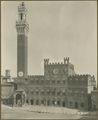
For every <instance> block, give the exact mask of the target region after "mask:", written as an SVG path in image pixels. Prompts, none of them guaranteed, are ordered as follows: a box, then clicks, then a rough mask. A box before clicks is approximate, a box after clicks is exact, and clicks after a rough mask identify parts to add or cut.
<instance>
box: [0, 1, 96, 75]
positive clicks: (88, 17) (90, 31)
mask: <svg viewBox="0 0 98 120" xmlns="http://www.w3.org/2000/svg"><path fill="white" fill-rule="evenodd" d="M20 3H21V2H19V1H18V2H17V1H8V2H7V1H2V2H1V62H2V63H1V65H2V74H4V71H5V69H10V70H11V74H12V76H16V68H17V32H16V28H15V23H16V20H17V18H18V10H17V7H18V5H19V4H20ZM25 5H26V8H27V10H28V14H27V21H28V23H29V34H28V74H30V75H34V74H37V75H39V74H43V73H44V61H43V59H44V58H49V59H50V61H51V62H63V58H64V57H69V58H70V62H71V63H72V64H74V65H75V71H76V73H78V74H91V75H93V74H94V75H95V76H96V75H97V4H96V2H95V1H85V2H83V1H78V2H76V1H73V2H71V1H69V2H68V1H46V2H44V1H41V2H39V1H36V2H35V1H33V2H31V1H28V2H25Z"/></svg>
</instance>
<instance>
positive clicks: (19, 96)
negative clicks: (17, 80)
mask: <svg viewBox="0 0 98 120" xmlns="http://www.w3.org/2000/svg"><path fill="white" fill-rule="evenodd" d="M25 103H26V94H25V92H24V91H16V93H15V94H14V106H17V107H21V106H22V105H24V104H25Z"/></svg>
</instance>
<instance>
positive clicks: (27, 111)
mask: <svg viewBox="0 0 98 120" xmlns="http://www.w3.org/2000/svg"><path fill="white" fill-rule="evenodd" d="M1 112H2V116H1V118H2V119H83V118H87V117H85V116H87V115H88V113H87V112H85V113H83V112H79V111H77V110H75V109H68V108H58V107H43V106H24V107H8V106H5V105H2V106H1ZM61 112H62V113H61Z"/></svg>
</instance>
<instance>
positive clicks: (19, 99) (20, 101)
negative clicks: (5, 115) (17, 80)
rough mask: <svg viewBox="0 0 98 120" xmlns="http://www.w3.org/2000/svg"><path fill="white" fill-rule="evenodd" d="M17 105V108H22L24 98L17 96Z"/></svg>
mask: <svg viewBox="0 0 98 120" xmlns="http://www.w3.org/2000/svg"><path fill="white" fill-rule="evenodd" d="M16 104H17V106H22V96H21V95H20V94H17V95H16Z"/></svg>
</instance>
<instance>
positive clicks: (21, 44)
mask: <svg viewBox="0 0 98 120" xmlns="http://www.w3.org/2000/svg"><path fill="white" fill-rule="evenodd" d="M26 15H27V9H26V8H25V4H24V2H22V3H21V4H20V5H19V6H18V20H17V21H16V30H17V76H18V77H26V76H27V74H28V73H27V71H28V70H27V69H28V30H29V25H28V23H27V21H26Z"/></svg>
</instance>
